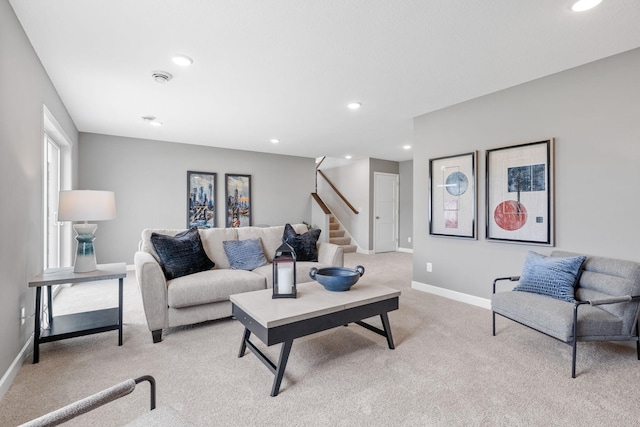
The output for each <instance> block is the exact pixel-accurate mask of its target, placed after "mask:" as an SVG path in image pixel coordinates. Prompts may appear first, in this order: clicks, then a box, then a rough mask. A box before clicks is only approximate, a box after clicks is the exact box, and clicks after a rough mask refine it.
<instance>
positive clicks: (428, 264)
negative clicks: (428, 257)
mask: <svg viewBox="0 0 640 427" xmlns="http://www.w3.org/2000/svg"><path fill="white" fill-rule="evenodd" d="M432 271H433V265H432V264H431V263H430V262H428V263H427V273H431V272H432Z"/></svg>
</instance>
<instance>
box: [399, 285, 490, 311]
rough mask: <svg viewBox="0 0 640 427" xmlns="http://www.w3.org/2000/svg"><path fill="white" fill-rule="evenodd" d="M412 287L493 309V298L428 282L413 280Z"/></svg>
mask: <svg viewBox="0 0 640 427" xmlns="http://www.w3.org/2000/svg"><path fill="white" fill-rule="evenodd" d="M411 288H413V289H417V290H419V291H423V292H427V293H430V294H434V295H438V296H441V297H445V298H449V299H452V300H455V301H460V302H463V303H465V304H471V305H475V306H477V307H482V308H486V309H488V310H491V300H489V299H486V298H480V297H477V296H474V295H469V294H463V293H462V292H456V291H452V290H450V289H445V288H439V287H437V286H432V285H427V284H426V283H420V282H416V281H411Z"/></svg>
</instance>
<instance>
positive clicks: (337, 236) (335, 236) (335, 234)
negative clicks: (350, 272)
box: [329, 215, 357, 253]
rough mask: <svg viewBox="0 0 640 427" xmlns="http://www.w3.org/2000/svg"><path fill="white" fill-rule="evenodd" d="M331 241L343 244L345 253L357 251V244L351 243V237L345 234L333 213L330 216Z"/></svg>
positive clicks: (339, 244)
mask: <svg viewBox="0 0 640 427" xmlns="http://www.w3.org/2000/svg"><path fill="white" fill-rule="evenodd" d="M329 243H333V244H335V245H338V246H342V248H343V250H344V252H345V253H347V252H355V251H356V249H357V247H356V245H352V244H351V238H350V237H347V236H345V232H344V230H343V229H342V226H341V225H340V223H339V222H338V221H337V220H336V218H335V217H334V216H333V215H331V217H330V218H329Z"/></svg>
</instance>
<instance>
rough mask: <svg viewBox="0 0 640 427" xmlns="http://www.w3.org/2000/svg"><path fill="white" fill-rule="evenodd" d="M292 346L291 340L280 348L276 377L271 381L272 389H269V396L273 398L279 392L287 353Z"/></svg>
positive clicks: (287, 358)
mask: <svg viewBox="0 0 640 427" xmlns="http://www.w3.org/2000/svg"><path fill="white" fill-rule="evenodd" d="M292 345H293V340H291V341H285V342H283V343H282V348H281V349H280V360H279V361H278V366H277V368H276V372H275V376H276V377H275V378H274V379H273V387H271V396H273V397H275V396H277V395H278V392H279V391H280V383H282V377H284V370H285V369H286V367H287V361H288V360H289V353H290V352H291V346H292Z"/></svg>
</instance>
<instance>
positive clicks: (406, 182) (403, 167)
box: [398, 160, 413, 249]
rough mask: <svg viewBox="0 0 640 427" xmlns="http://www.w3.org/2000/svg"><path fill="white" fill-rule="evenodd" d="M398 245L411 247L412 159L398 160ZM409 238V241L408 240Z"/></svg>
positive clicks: (406, 247)
mask: <svg viewBox="0 0 640 427" xmlns="http://www.w3.org/2000/svg"><path fill="white" fill-rule="evenodd" d="M399 168H400V170H399V171H400V213H399V225H398V247H399V248H402V249H413V160H407V161H405V162H400V164H399ZM409 239H411V242H410V241H409Z"/></svg>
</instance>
